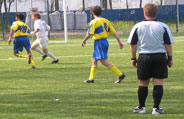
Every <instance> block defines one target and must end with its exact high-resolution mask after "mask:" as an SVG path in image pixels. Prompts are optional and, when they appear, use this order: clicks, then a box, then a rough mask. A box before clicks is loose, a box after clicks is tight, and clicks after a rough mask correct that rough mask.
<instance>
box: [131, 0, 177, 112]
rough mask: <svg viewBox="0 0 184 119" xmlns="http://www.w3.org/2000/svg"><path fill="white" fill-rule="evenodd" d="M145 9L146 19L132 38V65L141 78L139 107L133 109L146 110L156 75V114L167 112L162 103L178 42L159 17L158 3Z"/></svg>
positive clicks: (133, 30)
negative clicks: (174, 48) (173, 45)
mask: <svg viewBox="0 0 184 119" xmlns="http://www.w3.org/2000/svg"><path fill="white" fill-rule="evenodd" d="M143 10H144V17H145V20H144V21H142V22H140V23H138V24H136V25H135V26H134V27H133V29H132V30H131V33H130V35H129V38H128V43H129V44H130V50H131V56H132V57H131V60H132V65H133V66H134V67H137V75H138V79H139V87H138V100H139V106H138V107H136V108H135V109H134V110H133V112H134V113H146V108H145V101H146V98H147V95H148V85H149V82H150V78H152V80H153V85H154V88H153V100H154V106H153V111H152V114H163V113H164V111H163V109H162V108H160V107H159V105H160V102H161V100H162V96H163V79H165V78H167V77H168V69H167V66H168V67H172V65H173V60H172V45H171V44H172V43H174V41H173V38H172V34H171V31H170V30H169V28H168V26H167V25H166V24H164V23H162V22H159V21H157V20H156V15H157V6H156V5H155V4H152V3H148V4H146V5H145V6H144V8H143ZM137 51H138V54H139V57H138V60H137V58H136V52H137Z"/></svg>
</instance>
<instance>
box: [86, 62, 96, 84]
mask: <svg viewBox="0 0 184 119" xmlns="http://www.w3.org/2000/svg"><path fill="white" fill-rule="evenodd" d="M91 63H92V66H91V70H90V75H89V79H88V80H86V81H84V82H85V83H94V79H95V76H96V72H97V70H98V60H96V59H94V58H91Z"/></svg>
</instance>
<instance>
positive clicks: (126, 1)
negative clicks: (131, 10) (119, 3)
mask: <svg viewBox="0 0 184 119" xmlns="http://www.w3.org/2000/svg"><path fill="white" fill-rule="evenodd" d="M128 7H129V6H128V0H126V8H127V9H128Z"/></svg>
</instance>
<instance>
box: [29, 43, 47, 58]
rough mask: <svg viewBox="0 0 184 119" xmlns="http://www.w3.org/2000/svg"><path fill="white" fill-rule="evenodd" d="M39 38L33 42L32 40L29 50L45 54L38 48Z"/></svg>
mask: <svg viewBox="0 0 184 119" xmlns="http://www.w3.org/2000/svg"><path fill="white" fill-rule="evenodd" d="M38 46H39V40H38V39H37V40H36V41H35V42H33V44H32V45H31V50H34V51H36V52H38V53H40V54H41V55H45V54H44V53H43V52H42V51H41V50H40V49H39V48H38Z"/></svg>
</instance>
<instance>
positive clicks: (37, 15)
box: [32, 13, 41, 21]
mask: <svg viewBox="0 0 184 119" xmlns="http://www.w3.org/2000/svg"><path fill="white" fill-rule="evenodd" d="M40 18H41V16H40V14H39V13H34V14H32V20H33V21H35V20H37V19H40Z"/></svg>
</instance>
